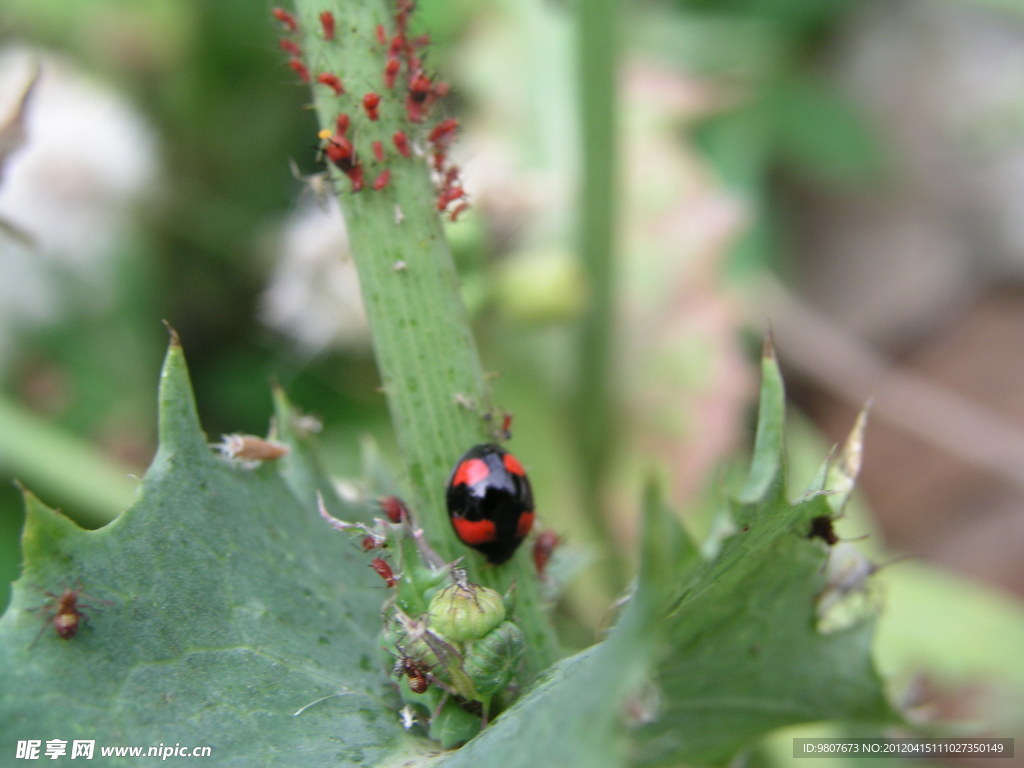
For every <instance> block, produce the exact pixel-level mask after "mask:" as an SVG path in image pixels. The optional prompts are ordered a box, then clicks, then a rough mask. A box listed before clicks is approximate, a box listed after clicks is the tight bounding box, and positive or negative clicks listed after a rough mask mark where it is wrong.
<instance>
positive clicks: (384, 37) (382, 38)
mask: <svg viewBox="0 0 1024 768" xmlns="http://www.w3.org/2000/svg"><path fill="white" fill-rule="evenodd" d="M376 32H377V42H378V43H380V44H381V45H387V44H388V33H387V32H386V31H385V30H384V25H383V24H378V25H377V30H376Z"/></svg>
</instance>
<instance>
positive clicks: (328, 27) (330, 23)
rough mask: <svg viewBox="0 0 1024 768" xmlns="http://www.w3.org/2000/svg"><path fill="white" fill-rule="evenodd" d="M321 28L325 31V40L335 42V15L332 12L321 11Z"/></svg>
mask: <svg viewBox="0 0 1024 768" xmlns="http://www.w3.org/2000/svg"><path fill="white" fill-rule="evenodd" d="M320 26H321V27H322V28H323V30H324V40H333V39H334V14H333V13H331V12H330V11H320Z"/></svg>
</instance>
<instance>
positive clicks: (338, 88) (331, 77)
mask: <svg viewBox="0 0 1024 768" xmlns="http://www.w3.org/2000/svg"><path fill="white" fill-rule="evenodd" d="M316 81H317V82H318V83H320V84H321V85H326V86H327V87H328V88H330V89H331V90H332V91H334V95H335V96H341V94H343V93H344V92H345V86H344V85H342V82H341V78H340V77H338V76H337V75H335V74H332V73H331V72H321V73H320V74H319V75H317V76H316Z"/></svg>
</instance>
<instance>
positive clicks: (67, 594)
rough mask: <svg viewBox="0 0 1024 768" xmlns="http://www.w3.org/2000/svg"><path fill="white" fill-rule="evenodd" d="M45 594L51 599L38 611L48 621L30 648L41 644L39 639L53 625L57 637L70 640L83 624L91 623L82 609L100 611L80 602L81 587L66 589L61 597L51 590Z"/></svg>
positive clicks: (45, 591)
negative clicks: (38, 643)
mask: <svg viewBox="0 0 1024 768" xmlns="http://www.w3.org/2000/svg"><path fill="white" fill-rule="evenodd" d="M43 593H44V594H45V595H46V596H47V598H49V599H48V600H47V601H46V602H45V603H44V604H43V605H41V606H40V607H39V609H38V610H39V611H40V612H41V613H43V615H44V616H45V617H46V621H45V622H43V626H42V627H41V628H40V629H39V634H37V635H36V637H35V639H34V640H33V641H32V644H31V645H29V648H31V647H32V646H34V645H35V644H36V643H37V642H39V638H40V637H42V636H43V632H45V631H46V628H47V627H48V626H50V625H51V624H52V625H53V630H54V632H56V633H57V637H59V638H60V639H61V640H70V639H71V638H72V637H74V636H75V635H77V634H78V630H79V628H80V627H81V625H82V623H83V622H85V623H88V621H89V617H88V615H86V613H85V612H84V611H82V610H81V609H82V608H91V609H92V610H99V609H98V608H96V606H94V605H90V604H89V603H84V602H81V601H80V600H79V598H80V597H81V596H82V595H83V592H82V589H81V587H78V588H75V589H70V588H69V589H65V590H64V591H63V592H62V593H61V594H59V595H56V594H54V593H53V592H50V591H49V590H44V591H43ZM101 602H106V601H101ZM48 608H52V610H47V609H48Z"/></svg>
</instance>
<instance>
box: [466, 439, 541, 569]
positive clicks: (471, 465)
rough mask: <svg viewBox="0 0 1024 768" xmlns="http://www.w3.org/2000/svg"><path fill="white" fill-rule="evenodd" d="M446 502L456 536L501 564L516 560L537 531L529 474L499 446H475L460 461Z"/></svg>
mask: <svg viewBox="0 0 1024 768" xmlns="http://www.w3.org/2000/svg"><path fill="white" fill-rule="evenodd" d="M446 500H447V502H448V515H449V517H450V518H451V521H452V527H453V528H454V529H455V535H456V536H458V537H459V540H460V541H461V542H462V543H463V544H465V545H467V546H469V547H473V549H475V550H477V551H478V552H481V553H482V554H483V555H484V557H486V558H487V560H488V561H489V562H491V563H494V564H495V565H497V564H498V563H504V562H505V561H506V560H508V559H509V558H510V557H512V554H513V553H514V552H515V551H516V548H517V547H518V546H519V545H520V544H522V542H523V539H525V538H526V535H527V534H528V533H529V532H530V528H532V527H533V518H534V509H533V491H532V490H531V489H530V480H529V478H527V477H526V471H525V470H524V469H523V465H522V464H520V463H519V461H518V460H517V459H516V457H515V456H513V455H512V454H511V453H509V452H508V451H506V450H505V449H503V448H501V447H500V446H497V445H494V444H493V443H484V444H482V445H474V446H473V447H472V448H470V449H469V450H468V451H466V452H465V453H464V454H463V455H462V458H460V459H459V460H458V461H457V462H456V463H455V468H454V469H453V470H452V474H451V477H450V478H448V487H447V491H446Z"/></svg>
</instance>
